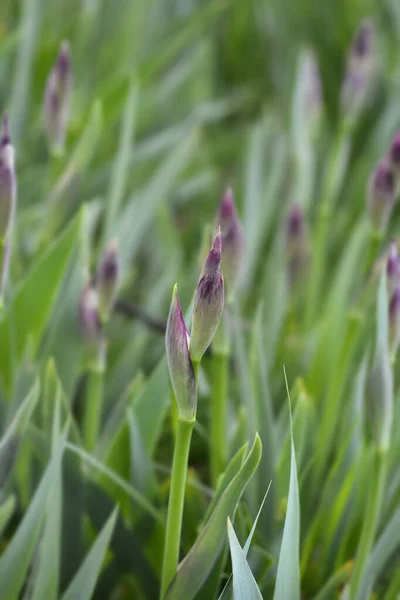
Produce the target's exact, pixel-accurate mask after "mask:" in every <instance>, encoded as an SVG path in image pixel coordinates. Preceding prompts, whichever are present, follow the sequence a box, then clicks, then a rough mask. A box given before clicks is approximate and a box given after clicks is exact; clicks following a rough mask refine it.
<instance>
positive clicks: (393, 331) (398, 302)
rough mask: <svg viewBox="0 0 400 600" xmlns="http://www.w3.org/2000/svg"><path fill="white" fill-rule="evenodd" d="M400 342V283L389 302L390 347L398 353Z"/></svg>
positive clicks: (391, 350)
mask: <svg viewBox="0 0 400 600" xmlns="http://www.w3.org/2000/svg"><path fill="white" fill-rule="evenodd" d="M399 342H400V284H399V285H397V286H396V288H395V290H394V291H393V294H392V295H391V298H390V304H389V348H390V352H391V354H392V356H394V355H395V354H396V350H397V348H398V345H399Z"/></svg>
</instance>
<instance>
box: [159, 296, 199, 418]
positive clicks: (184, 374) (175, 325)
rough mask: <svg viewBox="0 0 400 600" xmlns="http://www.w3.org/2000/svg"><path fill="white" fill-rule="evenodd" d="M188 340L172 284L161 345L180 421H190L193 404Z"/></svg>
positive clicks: (194, 384) (193, 378) (194, 390)
mask: <svg viewBox="0 0 400 600" xmlns="http://www.w3.org/2000/svg"><path fill="white" fill-rule="evenodd" d="M189 342H190V336H189V332H188V330H187V327H186V323H185V319H184V317H183V313H182V308H181V305H180V302H179V297H178V289H177V286H176V285H175V287H174V291H173V293H172V301H171V308H170V311H169V315H168V321H167V331H166V335H165V346H166V352H167V362H168V370H169V376H170V378H171V383H172V389H173V390H174V395H175V399H176V403H177V405H178V413H179V418H180V419H181V420H183V421H192V420H193V419H194V418H195V416H196V408H197V407H196V402H197V392H196V378H195V373H194V369H193V365H192V361H191V359H190V353H189Z"/></svg>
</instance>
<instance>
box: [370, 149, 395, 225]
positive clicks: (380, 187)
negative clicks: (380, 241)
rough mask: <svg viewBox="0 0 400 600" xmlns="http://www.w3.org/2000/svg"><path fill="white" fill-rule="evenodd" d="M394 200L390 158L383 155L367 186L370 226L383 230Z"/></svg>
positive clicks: (393, 179)
mask: <svg viewBox="0 0 400 600" xmlns="http://www.w3.org/2000/svg"><path fill="white" fill-rule="evenodd" d="M394 201H395V178H394V173H393V169H392V165H391V162H390V160H389V159H388V158H387V157H386V156H385V157H384V158H382V160H381V161H380V163H379V164H378V166H377V167H376V168H375V169H374V171H373V173H372V175H371V177H370V179H369V182H368V188H367V210H368V215H369V218H370V221H371V224H372V226H373V227H374V229H376V230H377V231H378V232H384V231H385V230H386V228H387V226H388V224H389V219H390V216H391V214H392V210H393V206H394Z"/></svg>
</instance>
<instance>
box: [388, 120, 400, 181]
mask: <svg viewBox="0 0 400 600" xmlns="http://www.w3.org/2000/svg"><path fill="white" fill-rule="evenodd" d="M389 156H390V162H391V163H392V168H393V171H394V174H395V176H396V177H397V178H400V131H398V132H397V133H396V135H395V136H394V139H393V142H392V145H391V147H390V152H389Z"/></svg>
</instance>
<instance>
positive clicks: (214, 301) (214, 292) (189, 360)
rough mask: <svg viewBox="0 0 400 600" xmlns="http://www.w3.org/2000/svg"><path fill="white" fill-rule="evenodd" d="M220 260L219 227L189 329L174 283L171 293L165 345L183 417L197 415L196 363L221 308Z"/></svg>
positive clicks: (176, 396)
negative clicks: (189, 329)
mask: <svg viewBox="0 0 400 600" xmlns="http://www.w3.org/2000/svg"><path fill="white" fill-rule="evenodd" d="M221 263H222V235H221V230H220V229H218V233H217V235H216V236H215V239H214V241H213V244H212V247H211V250H210V251H209V253H208V256H207V258H206V260H205V262H204V265H203V268H202V271H201V273H200V279H199V282H198V284H197V290H196V295H195V299H194V304H193V313H192V328H191V333H189V331H188V328H187V327H186V323H185V319H184V317H183V313H182V308H181V305H180V302H179V297H178V290H177V286H175V287H174V291H173V294H172V302H171V308H170V311H169V315H168V321H167V331H166V337H165V345H166V354H167V362H168V369H169V374H170V378H171V383H172V388H173V390H174V394H175V399H176V403H177V406H178V413H179V418H180V419H181V420H184V421H192V420H193V419H194V418H195V416H196V409H197V389H196V387H197V386H196V374H195V371H196V366H197V365H198V364H199V362H200V361H201V358H202V356H203V354H204V352H205V351H206V350H207V348H208V346H209V345H210V344H211V342H212V340H213V337H214V334H215V331H216V329H217V326H218V323H219V320H220V317H221V315H222V311H223V308H224V279H223V276H222V269H221Z"/></svg>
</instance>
